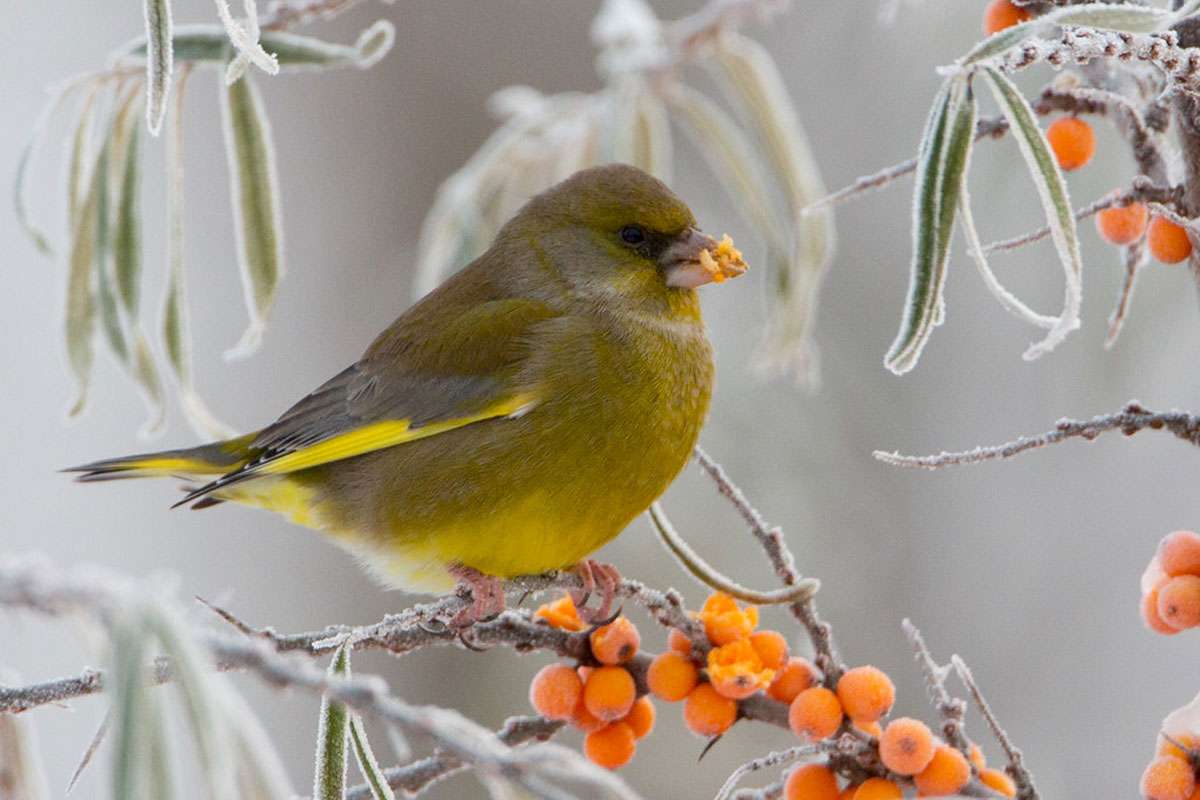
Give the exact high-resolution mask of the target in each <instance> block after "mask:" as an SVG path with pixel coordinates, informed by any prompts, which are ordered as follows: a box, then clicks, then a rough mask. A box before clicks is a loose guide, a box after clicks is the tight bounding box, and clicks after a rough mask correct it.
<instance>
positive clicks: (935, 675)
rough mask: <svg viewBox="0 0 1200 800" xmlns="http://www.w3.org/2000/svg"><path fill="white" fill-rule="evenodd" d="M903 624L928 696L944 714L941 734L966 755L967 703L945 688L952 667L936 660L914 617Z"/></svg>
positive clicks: (969, 748) (935, 708)
mask: <svg viewBox="0 0 1200 800" xmlns="http://www.w3.org/2000/svg"><path fill="white" fill-rule="evenodd" d="M900 626H901V627H902V628H903V629H904V635H905V636H907V637H908V641H909V642H911V643H912V647H913V650H914V652H915V654H916V655H915V657H916V659H917V663H918V664H919V665H920V666H921V671H922V672H923V673H925V686H926V688H927V689H928V690H929V698H930V699H931V700H932V701H933V707H934V710H936V711H937V712H938V714H939V715H941V717H942V734H943V735H944V736H945V738H946V741H947V742H949V743H950V744H952V745H954V746H955V747H957V748H958V749H959V750H961V751H962V752H963V754H964V755H970V751H971V742H970V741H969V740H968V739H967V737H966V735H965V734H963V731H962V728H963V716H964V714H965V713H966V703H964V702H963V701H962V700H959V699H958V698H957V697H951V695H950V692H948V691H947V690H946V676H947V674H948V673H949V671H950V668H949V667H943V666H938V664H937V662H935V661H934V660H933V656H932V655H931V654H930V652H929V648H928V647H927V646H926V645H925V637H923V636H921V632H920V631H919V630H917V627H916V626H915V625H913V624H912V621H911V620H909V619H905V620H903V621H902V622H901V623H900Z"/></svg>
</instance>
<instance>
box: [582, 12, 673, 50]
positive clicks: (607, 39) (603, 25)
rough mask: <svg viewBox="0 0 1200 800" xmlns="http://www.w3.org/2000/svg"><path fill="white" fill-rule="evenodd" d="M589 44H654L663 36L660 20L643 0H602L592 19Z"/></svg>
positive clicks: (634, 45) (614, 45)
mask: <svg viewBox="0 0 1200 800" xmlns="http://www.w3.org/2000/svg"><path fill="white" fill-rule="evenodd" d="M591 36H592V44H594V45H596V47H597V48H599V49H601V50H605V49H608V48H610V47H620V48H631V47H654V46H656V45H658V43H659V42H660V41H661V40H662V24H661V23H660V22H659V21H658V17H656V16H654V11H653V10H652V9H651V8H650V6H649V4H647V3H646V2H645V0H604V4H603V5H602V6H600V11H599V12H598V13H597V14H596V18H595V19H594V20H592V30H591Z"/></svg>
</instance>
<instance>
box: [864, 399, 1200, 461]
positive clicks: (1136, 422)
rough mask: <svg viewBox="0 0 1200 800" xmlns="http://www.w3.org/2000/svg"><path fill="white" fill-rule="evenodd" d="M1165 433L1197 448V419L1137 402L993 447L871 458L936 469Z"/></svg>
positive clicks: (1199, 437) (878, 454)
mask: <svg viewBox="0 0 1200 800" xmlns="http://www.w3.org/2000/svg"><path fill="white" fill-rule="evenodd" d="M1146 428H1150V429H1151V430H1163V429H1165V430H1168V431H1170V432H1171V433H1173V434H1175V435H1176V436H1177V437H1179V438H1180V439H1183V440H1184V441H1186V442H1188V443H1189V444H1192V445H1195V446H1197V447H1200V416H1196V415H1194V414H1188V413H1185V412H1183V411H1167V412H1161V413H1156V412H1153V411H1148V410H1146V409H1145V408H1143V407H1142V406H1141V405H1140V404H1139V403H1138V402H1137V401H1131V402H1129V403H1128V404H1127V405H1126V406H1125V407H1124V408H1123V409H1121V410H1120V411H1118V412H1117V413H1115V414H1101V415H1099V416H1096V417H1092V418H1091V419H1088V420H1074V419H1061V420H1059V421H1058V424H1057V425H1056V426H1055V429H1054V430H1052V431H1049V432H1048V433H1043V434H1041V435H1040V436H1022V437H1020V438H1019V439H1014V440H1013V441H1011V442H1007V443H1005V444H1002V445H998V446H995V447H976V448H975V449H974V450H964V451H961V452H957V453H950V452H941V453H938V454H937V455H930V456H905V455H901V454H900V453H897V452H891V453H887V452H884V451H883V450H876V451H875V452H874V456H875V458H877V459H879V460H880V461H882V462H884V463H885V464H891V465H892V466H896V467H920V468H922V469H939V468H941V467H950V466H958V465H960V464H978V463H979V462H981V461H992V460H995V459H1000V458H1011V457H1013V456H1015V455H1018V454H1020V453H1023V452H1025V451H1026V450H1035V449H1037V448H1040V447H1045V446H1047V445H1051V444H1058V443H1059V442H1062V441H1066V440H1067V439H1076V438H1080V439H1087V440H1089V441H1090V440H1092V439H1095V438H1096V437H1097V436H1099V435H1100V434H1102V433H1105V432H1107V431H1111V430H1120V431H1121V432H1122V433H1124V434H1125V435H1126V436H1132V435H1133V434H1135V433H1137V432H1138V431H1140V430H1144V429H1146Z"/></svg>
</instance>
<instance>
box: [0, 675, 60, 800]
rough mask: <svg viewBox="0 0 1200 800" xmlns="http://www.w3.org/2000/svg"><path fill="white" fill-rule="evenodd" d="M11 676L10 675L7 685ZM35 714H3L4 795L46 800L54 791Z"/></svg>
mask: <svg viewBox="0 0 1200 800" xmlns="http://www.w3.org/2000/svg"><path fill="white" fill-rule="evenodd" d="M9 677H10V676H9V675H8V674H7V673H6V675H5V683H8V678H9ZM33 726H34V715H32V714H20V715H17V714H0V790H3V793H2V794H0V796H2V797H5V798H11V799H12V800H46V798H48V797H49V796H50V791H49V789H48V788H47V787H46V775H45V771H44V770H43V768H42V760H41V758H40V757H39V754H38V746H37V741H36V737H35V736H34V727H33Z"/></svg>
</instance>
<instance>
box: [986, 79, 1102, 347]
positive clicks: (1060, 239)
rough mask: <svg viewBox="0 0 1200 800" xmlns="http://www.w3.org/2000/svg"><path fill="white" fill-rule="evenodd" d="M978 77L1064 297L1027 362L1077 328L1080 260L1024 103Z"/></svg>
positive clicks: (1059, 178) (1053, 170)
mask: <svg viewBox="0 0 1200 800" xmlns="http://www.w3.org/2000/svg"><path fill="white" fill-rule="evenodd" d="M983 74H984V76H985V77H986V78H987V81H988V84H989V86H990V87H991V89H992V94H993V95H994V96H995V98H996V102H997V104H998V105H999V106H1000V110H1001V112H1002V113H1003V114H1004V116H1005V118H1006V119H1007V120H1008V123H1009V127H1010V131H1011V133H1012V136H1013V138H1014V139H1015V140H1016V142H1017V146H1018V147H1019V149H1020V151H1021V155H1022V156H1023V157H1024V159H1025V164H1026V166H1027V167H1028V168H1029V174H1030V176H1031V177H1032V178H1033V183H1034V186H1036V187H1037V193H1038V199H1039V200H1040V201H1041V203H1042V209H1043V210H1044V211H1045V214H1046V224H1047V225H1048V226H1049V228H1050V236H1051V239H1052V240H1053V242H1054V249H1055V250H1056V251H1057V252H1058V258H1059V261H1060V262H1061V263H1062V267H1063V275H1064V277H1065V280H1066V289H1065V292H1066V296H1065V298H1064V300H1063V310H1062V313H1061V314H1060V315H1059V317H1058V320H1057V322H1056V323H1055V325H1054V327H1052V328H1051V329H1050V330H1049V332H1048V333H1047V334H1046V337H1045V338H1044V339H1043V340H1042V341H1040V342H1037V343H1036V344H1033V345H1031V346H1030V347H1029V349H1028V350H1026V351H1025V353H1024V356H1023V357H1024V358H1025V359H1026V360H1029V361H1031V360H1033V359H1035V358H1038V357H1039V356H1042V355H1045V354H1046V353H1048V352H1050V351H1051V350H1053V349H1054V348H1055V347H1056V346H1057V345H1058V344H1059V343H1060V342H1061V341H1062V340H1063V339H1064V338H1066V336H1067V334H1069V333H1070V332H1071V331H1073V330H1075V329H1076V328H1078V327H1079V309H1080V305H1081V304H1082V300H1083V283H1082V276H1083V259H1082V256H1081V255H1080V252H1079V234H1078V230H1077V228H1076V225H1075V214H1074V212H1073V211H1072V209H1071V200H1070V197H1069V196H1068V195H1067V184H1066V181H1065V180H1064V179H1063V174H1062V170H1060V169H1059V166H1058V161H1057V160H1056V159H1055V158H1054V154H1053V153H1052V152H1051V151H1050V146H1049V145H1048V144H1047V143H1046V139H1045V137H1044V136H1043V135H1042V131H1041V128H1039V127H1038V124H1037V118H1036V116H1035V115H1034V112H1033V109H1032V108H1030V106H1029V102H1028V101H1027V100H1026V99H1025V97H1024V96H1023V95H1022V94H1021V92H1020V90H1018V89H1017V87H1016V86H1015V85H1014V84H1013V82H1012V81H1011V80H1009V79H1008V77H1007V76H1005V75H1004V74H1003V73H1002V72H1000V71H999V70H996V69H994V68H992V67H985V68H984V70H983Z"/></svg>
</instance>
